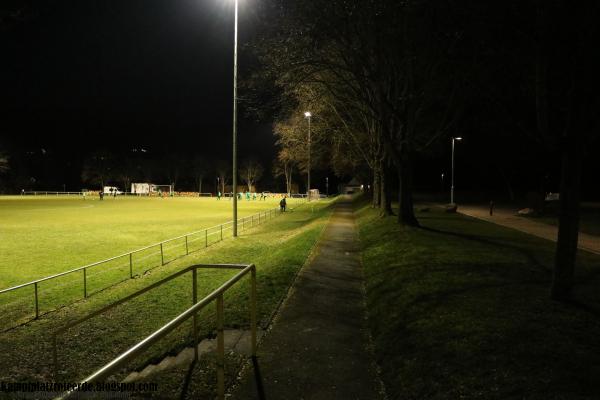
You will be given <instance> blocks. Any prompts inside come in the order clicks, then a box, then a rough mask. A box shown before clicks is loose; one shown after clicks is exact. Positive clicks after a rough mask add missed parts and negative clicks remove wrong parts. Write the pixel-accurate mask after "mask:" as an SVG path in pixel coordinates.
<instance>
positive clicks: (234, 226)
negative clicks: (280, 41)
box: [232, 0, 238, 237]
mask: <svg viewBox="0 0 600 400" xmlns="http://www.w3.org/2000/svg"><path fill="white" fill-rule="evenodd" d="M237 47H238V0H235V30H234V39H233V165H232V174H233V179H232V181H233V182H232V192H233V193H232V195H233V227H232V230H233V232H232V233H233V237H237V235H238V233H237V211H238V210H237Z"/></svg>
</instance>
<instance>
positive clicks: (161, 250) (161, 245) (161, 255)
mask: <svg viewBox="0 0 600 400" xmlns="http://www.w3.org/2000/svg"><path fill="white" fill-rule="evenodd" d="M160 265H165V254H164V253H163V244H162V243H161V244H160Z"/></svg>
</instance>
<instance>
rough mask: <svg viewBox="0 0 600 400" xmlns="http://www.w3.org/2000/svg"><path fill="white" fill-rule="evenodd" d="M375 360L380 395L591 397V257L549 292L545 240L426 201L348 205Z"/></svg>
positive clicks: (596, 318)
mask: <svg viewBox="0 0 600 400" xmlns="http://www.w3.org/2000/svg"><path fill="white" fill-rule="evenodd" d="M357 215H358V222H359V228H360V238H361V242H362V246H363V263H364V268H365V276H366V282H367V283H366V286H367V304H368V309H369V314H370V315H369V317H370V324H371V329H372V333H373V337H374V341H375V347H376V356H377V361H378V363H379V365H380V367H381V369H382V375H383V379H384V382H385V384H386V387H387V390H388V393H389V395H390V398H392V399H454V398H466V399H506V398H515V399H517V398H519V399H522V398H527V399H584V398H585V399H592V398H599V397H600V380H599V379H598V376H600V339H599V338H600V292H599V291H598V289H597V288H598V287H599V285H600V274H599V272H600V258H599V257H597V256H593V255H590V254H586V253H580V254H579V263H578V267H577V288H576V297H577V299H578V302H577V303H576V304H561V303H557V302H553V301H551V300H549V296H548V295H549V286H550V283H551V279H552V272H551V269H552V262H553V254H554V253H553V252H554V245H553V244H552V243H550V242H548V241H544V240H542V239H538V238H535V237H532V236H529V235H526V234H522V233H519V232H517V231H514V230H510V229H506V228H502V227H500V226H496V225H493V224H489V223H486V222H483V221H479V220H476V219H472V218H468V217H464V216H461V215H456V214H446V213H443V212H442V211H440V210H436V209H433V210H431V211H430V212H425V213H419V214H418V218H419V220H420V222H421V223H422V225H423V228H420V229H415V228H403V227H400V226H398V225H397V224H396V222H395V219H394V218H385V219H381V218H379V217H378V215H377V213H376V212H374V211H373V210H371V209H370V208H369V207H368V206H367V205H366V204H362V205H360V207H359V208H358V210H357Z"/></svg>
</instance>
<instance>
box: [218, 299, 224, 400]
mask: <svg viewBox="0 0 600 400" xmlns="http://www.w3.org/2000/svg"><path fill="white" fill-rule="evenodd" d="M217 394H218V398H219V399H220V400H223V399H225V333H224V332H223V293H221V294H220V295H219V297H217Z"/></svg>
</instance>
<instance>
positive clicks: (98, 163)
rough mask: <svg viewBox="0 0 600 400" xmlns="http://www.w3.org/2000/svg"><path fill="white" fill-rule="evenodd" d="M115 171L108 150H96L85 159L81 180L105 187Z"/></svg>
mask: <svg viewBox="0 0 600 400" xmlns="http://www.w3.org/2000/svg"><path fill="white" fill-rule="evenodd" d="M112 173H113V168H112V159H111V158H110V156H109V155H108V153H107V152H106V151H102V150H99V151H96V152H94V153H92V154H91V155H90V156H88V158H87V159H86V160H85V161H84V164H83V171H82V172H81V180H83V181H84V182H87V183H90V184H94V185H100V188H101V190H102V189H104V186H106V183H107V182H108V180H109V179H110V178H111V176H112Z"/></svg>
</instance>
